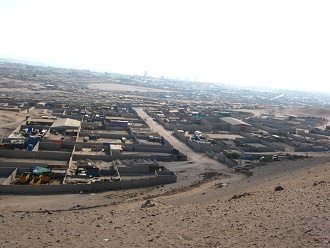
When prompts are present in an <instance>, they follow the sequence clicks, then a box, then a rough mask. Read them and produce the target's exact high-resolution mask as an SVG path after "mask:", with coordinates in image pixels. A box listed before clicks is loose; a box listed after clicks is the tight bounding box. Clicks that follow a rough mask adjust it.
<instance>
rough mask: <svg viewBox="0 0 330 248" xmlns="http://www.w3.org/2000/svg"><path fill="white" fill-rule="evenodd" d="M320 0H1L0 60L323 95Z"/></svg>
mask: <svg viewBox="0 0 330 248" xmlns="http://www.w3.org/2000/svg"><path fill="white" fill-rule="evenodd" d="M329 7H330V3H329V2H328V1H316V2H315V1H274V2H270V1H148V0H142V1H129V0H124V1H41V0H30V1H24V0H14V1H7V0H5V1H1V3H0V27H1V30H2V34H3V35H2V38H1V40H0V57H2V58H11V59H18V60H24V61H28V62H34V63H43V64H47V65H54V66H60V67H70V68H80V69H90V70H96V71H109V72H118V73H127V74H139V75H143V73H144V71H148V74H149V75H150V76H162V75H163V76H165V77H171V78H181V79H186V78H190V79H195V80H198V81H210V82H218V83H225V84H233V85H254V86H263V87H270V88H288V89H298V90H313V91H322V92H330V84H329V81H330V74H329V71H328V68H330V61H329V59H328V58H329V57H330V48H329V45H328V44H329V43H330V35H329V32H327V30H328V24H329V23H330V16H329V15H328V13H329V10H330V8H329Z"/></svg>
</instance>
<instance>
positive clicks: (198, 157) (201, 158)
mask: <svg viewBox="0 0 330 248" xmlns="http://www.w3.org/2000/svg"><path fill="white" fill-rule="evenodd" d="M134 110H135V111H136V113H137V114H138V115H139V116H140V117H141V118H142V119H143V120H144V121H145V122H146V123H147V124H148V125H149V126H150V129H151V130H152V131H153V132H157V133H159V134H160V135H162V136H163V137H164V138H165V139H166V140H167V141H168V142H170V144H171V145H172V146H173V147H174V148H175V149H178V150H179V151H180V152H182V153H184V154H186V155H187V157H188V161H189V162H191V164H189V167H190V168H191V167H199V168H204V169H208V170H217V171H220V170H221V171H228V168H227V166H226V165H224V164H222V163H220V162H218V161H216V160H214V159H211V158H209V157H208V156H207V155H206V154H203V153H198V152H195V151H193V150H192V149H191V148H190V147H188V146H187V145H186V144H184V143H183V142H181V141H179V140H178V139H177V138H175V137H174V136H173V135H172V131H168V130H166V129H165V128H164V127H163V126H162V125H160V124H159V123H157V122H156V121H154V120H153V119H152V118H151V117H150V116H149V115H148V114H147V113H146V112H145V111H144V110H143V108H134Z"/></svg>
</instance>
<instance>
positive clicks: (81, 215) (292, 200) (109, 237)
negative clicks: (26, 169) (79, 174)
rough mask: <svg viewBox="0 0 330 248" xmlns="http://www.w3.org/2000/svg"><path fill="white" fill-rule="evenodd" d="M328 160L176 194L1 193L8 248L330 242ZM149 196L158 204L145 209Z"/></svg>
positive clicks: (1, 241)
mask: <svg viewBox="0 0 330 248" xmlns="http://www.w3.org/2000/svg"><path fill="white" fill-rule="evenodd" d="M326 161H327V159H316V160H312V159H311V160H301V161H294V162H288V161H287V162H281V163H278V164H271V165H268V166H264V167H260V168H257V169H255V170H254V175H253V176H251V177H241V178H239V177H238V178H236V181H231V179H230V178H228V177H225V176H224V177H221V176H220V177H216V178H214V180H209V181H205V182H204V183H202V184H200V185H195V186H191V187H188V188H184V189H181V190H176V191H175V190H174V189H173V188H171V186H168V185H167V186H165V187H159V188H153V189H139V190H131V191H117V192H105V193H97V194H76V195H62V196H0V223H1V224H0V247H74V246H77V247H330V235H329V233H330V211H329V210H330V163H328V162H326ZM221 183H223V184H221ZM227 183H228V186H226V185H227ZM277 186H282V187H283V190H279V191H275V188H276V187H277ZM146 198H152V199H153V201H154V202H155V203H156V206H155V207H150V208H141V205H142V204H143V203H144V202H145V199H146Z"/></svg>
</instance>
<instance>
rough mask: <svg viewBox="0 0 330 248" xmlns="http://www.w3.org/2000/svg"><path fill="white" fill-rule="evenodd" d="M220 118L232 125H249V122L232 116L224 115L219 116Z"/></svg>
mask: <svg viewBox="0 0 330 248" xmlns="http://www.w3.org/2000/svg"><path fill="white" fill-rule="evenodd" d="M221 120H223V121H224V122H227V123H229V124H230V125H233V126H237V125H245V126H251V125H250V124H248V123H246V122H244V121H242V120H239V119H236V118H232V117H224V118H221Z"/></svg>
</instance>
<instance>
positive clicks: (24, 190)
mask: <svg viewBox="0 0 330 248" xmlns="http://www.w3.org/2000/svg"><path fill="white" fill-rule="evenodd" d="M176 181H177V177H176V175H175V174H174V173H173V174H172V175H159V176H155V177H146V178H141V179H132V180H122V181H120V182H111V183H109V182H100V183H93V184H62V185H1V186H0V195H1V194H13V195H18V194H21V195H24V194H26V195H46V194H63V193H66V194H69V193H80V192H83V193H86V192H101V191H111V190H121V189H133V188H143V187H152V186H156V185H162V184H169V183H174V182H176Z"/></svg>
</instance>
